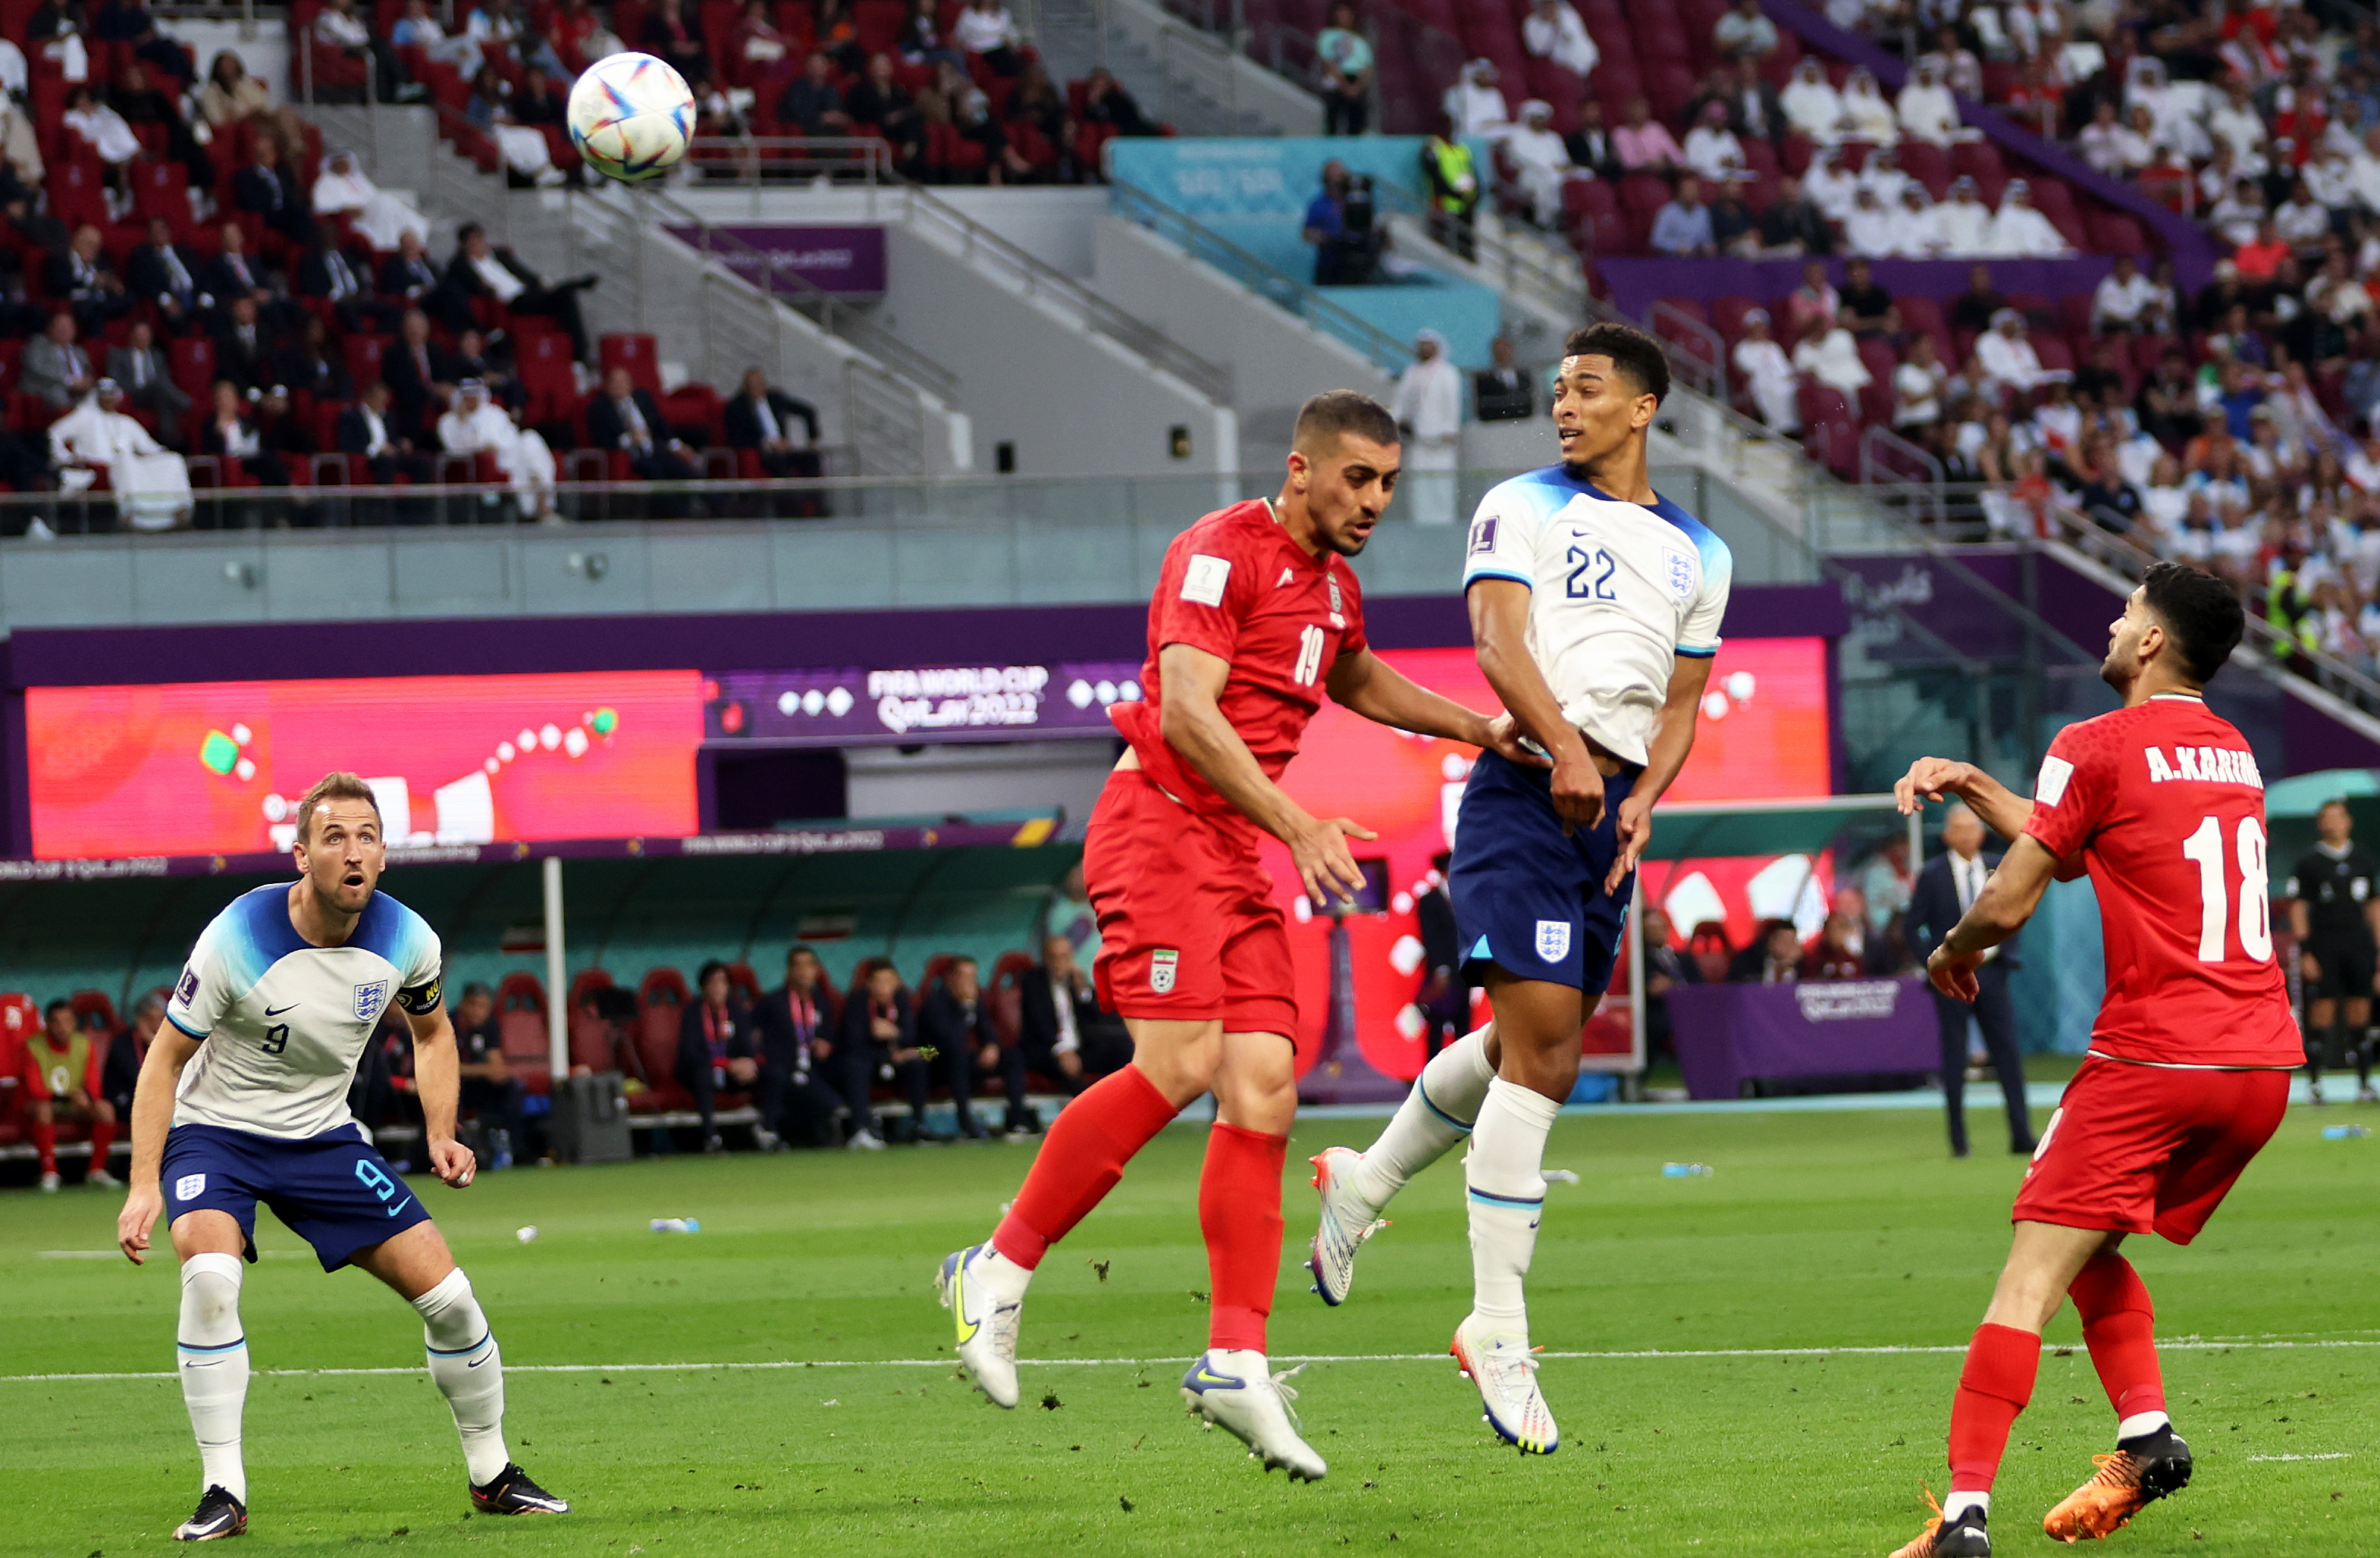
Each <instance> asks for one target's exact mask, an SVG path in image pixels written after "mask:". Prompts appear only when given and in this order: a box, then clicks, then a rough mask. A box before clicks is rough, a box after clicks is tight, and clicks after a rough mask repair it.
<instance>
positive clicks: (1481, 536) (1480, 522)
mask: <svg viewBox="0 0 2380 1558" xmlns="http://www.w3.org/2000/svg"><path fill="white" fill-rule="evenodd" d="M1470 550H1471V552H1472V554H1473V555H1477V554H1480V553H1482V552H1493V551H1495V550H1496V517H1495V516H1494V515H1492V514H1483V515H1481V516H1480V517H1478V518H1476V519H1474V520H1473V521H1471V547H1470Z"/></svg>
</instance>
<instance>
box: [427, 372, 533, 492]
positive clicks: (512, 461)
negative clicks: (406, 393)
mask: <svg viewBox="0 0 2380 1558" xmlns="http://www.w3.org/2000/svg"><path fill="white" fill-rule="evenodd" d="M438 443H439V444H440V446H441V447H443V449H444V450H445V451H446V452H447V453H448V454H450V455H476V454H478V453H479V452H480V450H482V449H484V450H486V451H487V452H488V453H489V454H491V455H493V456H495V457H496V469H498V470H501V471H503V472H504V478H505V480H506V481H510V482H511V483H512V489H513V495H514V496H515V497H516V498H518V499H519V500H520V503H521V506H522V507H523V508H525V509H527V510H528V512H529V514H530V516H531V517H534V518H537V519H541V520H542V519H552V518H553V517H554V512H553V477H554V462H553V450H552V449H550V448H548V447H547V446H546V443H545V439H544V437H543V436H542V435H540V433H539V432H538V431H537V430H536V429H535V428H524V427H518V426H516V425H515V424H514V422H513V419H512V414H511V413H510V412H508V411H506V410H505V409H504V408H503V407H501V406H498V405H496V404H494V403H493V402H492V401H491V400H489V398H488V386H487V385H485V384H483V383H480V381H479V380H477V379H466V380H464V381H463V382H462V383H459V384H456V385H455V404H454V406H453V407H452V408H450V409H449V410H448V411H447V412H446V414H445V415H444V416H442V417H440V418H439V419H438Z"/></svg>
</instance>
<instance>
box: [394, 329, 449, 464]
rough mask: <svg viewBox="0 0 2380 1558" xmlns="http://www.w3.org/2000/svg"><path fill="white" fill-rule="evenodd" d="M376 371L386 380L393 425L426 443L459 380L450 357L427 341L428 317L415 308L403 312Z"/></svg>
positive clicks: (428, 334) (408, 436)
mask: <svg viewBox="0 0 2380 1558" xmlns="http://www.w3.org/2000/svg"><path fill="white" fill-rule="evenodd" d="M380 371H381V376H382V377H383V378H384V379H386V380H387V381H388V393H389V398H390V400H391V401H392V402H394V403H395V407H396V420H397V425H398V426H399V427H401V428H402V429H403V430H404V432H405V436H406V437H407V438H414V439H420V440H422V441H424V442H427V441H428V439H429V437H430V432H431V426H432V424H433V423H435V422H436V421H437V420H438V417H439V415H440V413H442V412H443V411H444V410H445V409H446V402H447V400H448V399H449V398H450V397H452V396H453V395H454V393H455V383H457V382H458V381H459V380H460V378H461V375H460V374H459V373H458V372H457V371H456V370H455V361H454V358H453V356H452V354H450V353H449V352H448V351H447V350H446V348H445V347H442V346H440V345H438V343H437V342H435V341H432V340H431V338H430V316H429V315H427V314H425V313H423V312H422V311H421V310H419V309H407V310H406V311H405V321H404V323H402V324H400V325H399V326H398V327H397V340H396V345H395V346H393V347H389V348H388V350H387V352H386V353H385V354H384V355H383V357H382V358H381V362H380Z"/></svg>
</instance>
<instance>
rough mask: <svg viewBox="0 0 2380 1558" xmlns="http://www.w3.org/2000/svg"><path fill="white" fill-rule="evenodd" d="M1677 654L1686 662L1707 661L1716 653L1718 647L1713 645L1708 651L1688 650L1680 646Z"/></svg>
mask: <svg viewBox="0 0 2380 1558" xmlns="http://www.w3.org/2000/svg"><path fill="white" fill-rule="evenodd" d="M1678 652H1679V653H1680V654H1682V655H1683V656H1685V657H1686V658H1687V659H1688V660H1708V659H1709V658H1710V657H1711V656H1713V655H1715V654H1717V653H1718V645H1717V644H1713V645H1712V646H1711V647H1710V648H1708V649H1688V648H1687V647H1686V646H1685V645H1683V644H1680V645H1679V646H1678Z"/></svg>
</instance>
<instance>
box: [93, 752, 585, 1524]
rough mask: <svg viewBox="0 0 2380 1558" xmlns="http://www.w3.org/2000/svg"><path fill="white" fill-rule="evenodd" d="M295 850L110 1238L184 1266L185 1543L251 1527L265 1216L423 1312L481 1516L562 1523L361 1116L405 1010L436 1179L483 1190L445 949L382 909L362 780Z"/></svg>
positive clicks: (379, 846) (246, 923)
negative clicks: (195, 1460) (292, 877)
mask: <svg viewBox="0 0 2380 1558" xmlns="http://www.w3.org/2000/svg"><path fill="white" fill-rule="evenodd" d="M290 854H291V858H292V861H293V863H294V864H295V865H296V866H297V873H298V874H297V881H296V882H289V883H286V884H284V883H280V882H273V883H271V884H268V885H266V886H263V887H260V888H258V889H256V890H255V891H254V892H252V893H248V894H245V895H241V896H240V897H238V898H236V899H234V900H233V901H232V904H231V907H228V908H226V909H225V910H224V911H223V912H222V913H221V914H218V915H216V916H215V917H214V919H212V921H210V922H209V923H208V925H207V928H206V930H204V931H201V932H200V935H199V940H198V944H197V945H196V946H194V947H192V948H191V949H190V956H189V961H188V963H187V964H185V965H184V966H183V968H182V975H181V978H180V979H179V980H176V983H175V986H174V996H173V999H172V1000H171V1001H170V1002H168V1003H167V1004H166V1007H165V1017H166V1025H165V1026H164V1027H163V1028H161V1029H158V1030H157V1038H156V1041H155V1042H154V1043H152V1044H151V1045H150V1047H149V1055H148V1058H147V1060H146V1061H144V1062H143V1063H142V1065H141V1068H140V1084H139V1087H138V1089H136V1091H135V1093H134V1095H133V1104H132V1184H131V1189H130V1190H129V1191H128V1193H127V1194H126V1196H125V1199H124V1211H123V1212H122V1214H121V1215H120V1216H118V1217H117V1219H116V1223H115V1236H116V1242H117V1243H118V1244H119V1245H120V1246H121V1247H122V1248H123V1250H124V1253H125V1255H126V1256H127V1257H128V1258H129V1259H130V1260H131V1261H132V1262H133V1264H135V1265H140V1264H142V1263H143V1262H144V1257H143V1252H144V1251H146V1250H147V1249H148V1248H149V1235H150V1230H151V1229H152V1228H153V1227H155V1225H156V1223H157V1217H158V1214H159V1213H160V1212H161V1211H162V1212H164V1214H165V1215H166V1216H167V1217H168V1219H169V1222H168V1223H167V1226H168V1229H169V1230H170V1232H171V1234H172V1236H173V1240H174V1253H175V1254H176V1255H177V1256H179V1257H180V1258H181V1261H182V1305H181V1318H180V1322H179V1325H178V1327H177V1329H176V1342H177V1344H178V1345H177V1347H176V1353H177V1357H178V1361H179V1365H180V1374H181V1380H182V1400H183V1402H184V1404H185V1405H186V1406H188V1408H189V1412H190V1428H191V1430H192V1431H193V1432H195V1433H196V1434H197V1435H198V1440H199V1465H200V1476H199V1484H200V1488H201V1489H202V1490H203V1491H202V1492H201V1494H200V1499H199V1507H198V1512H197V1513H196V1514H195V1515H191V1516H190V1518H189V1519H188V1520H187V1521H185V1522H183V1524H182V1526H181V1527H180V1528H179V1529H177V1530H176V1531H175V1533H174V1538H175V1540H177V1541H210V1540H215V1539H217V1538H221V1537H231V1536H237V1535H238V1534H240V1533H241V1532H242V1531H245V1530H246V1529H248V1473H247V1469H246V1465H245V1463H244V1461H243V1460H242V1458H241V1454H240V1414H241V1409H242V1408H243V1406H245V1405H246V1403H247V1399H248V1374H249V1368H248V1337H247V1334H246V1333H245V1332H244V1331H243V1329H242V1328H241V1325H240V1320H239V1290H240V1283H241V1276H242V1266H241V1258H242V1257H243V1256H245V1257H246V1258H247V1260H249V1261H253V1260H255V1259H256V1238H255V1234H256V1203H257V1202H259V1201H264V1202H266V1203H268V1204H269V1205H270V1206H271V1207H272V1208H273V1214H274V1215H275V1216H277V1217H279V1218H280V1219H281V1220H282V1221H283V1222H284V1223H286V1224H288V1226H289V1228H290V1230H291V1231H292V1232H293V1233H295V1234H297V1235H298V1236H299V1237H300V1238H303V1239H304V1240H305V1241H306V1242H307V1243H308V1244H310V1245H312V1246H313V1247H314V1253H315V1255H316V1256H317V1257H319V1258H320V1259H321V1260H322V1269H323V1270H324V1271H325V1272H334V1271H337V1270H338V1269H339V1268H340V1267H341V1266H346V1265H355V1266H359V1267H361V1268H362V1269H363V1270H365V1271H367V1272H370V1273H371V1274H372V1275H373V1276H376V1277H378V1278H379V1279H380V1280H381V1281H383V1282H384V1283H386V1284H388V1285H389V1286H391V1287H393V1288H395V1290H396V1291H397V1294H398V1296H401V1297H403V1298H404V1299H405V1300H406V1301H407V1303H409V1304H411V1305H412V1306H413V1307H414V1308H415V1309H416V1310H418V1311H419V1313H420V1315H421V1319H422V1325H423V1345H424V1346H425V1347H426V1348H427V1349H428V1353H429V1359H430V1377H431V1380H432V1381H433V1382H435V1383H436V1384H437V1386H438V1389H439V1390H440V1392H441V1393H443V1394H444V1395H445V1397H446V1401H447V1404H448V1405H449V1406H452V1407H453V1408H454V1412H455V1429H456V1430H458V1431H459V1432H460V1433H461V1435H462V1439H463V1461H464V1466H465V1467H466V1469H467V1471H468V1476H469V1479H470V1494H471V1504H472V1507H473V1508H475V1509H477V1510H479V1511H480V1513H482V1514H486V1515H525V1514H555V1515H559V1514H564V1513H566V1512H567V1511H568V1510H569V1508H570V1506H569V1505H568V1504H566V1503H563V1502H562V1501H561V1500H560V1499H557V1498H555V1497H554V1496H553V1494H551V1493H548V1492H547V1491H545V1490H543V1489H542V1488H540V1487H539V1486H538V1485H537V1484H536V1483H534V1482H532V1481H530V1480H529V1479H528V1473H527V1472H524V1471H523V1470H521V1468H520V1467H517V1466H516V1465H514V1464H513V1461H512V1457H511V1455H509V1454H507V1453H506V1451H505V1449H504V1359H503V1357H502V1356H501V1354H500V1353H499V1352H498V1350H497V1347H496V1339H495V1336H494V1334H493V1333H492V1332H490V1330H489V1329H488V1321H487V1317H486V1316H485V1315H483V1314H481V1313H480V1303H479V1300H478V1299H477V1298H476V1297H474V1296H472V1292H471V1283H470V1279H469V1278H468V1277H466V1276H465V1275H464V1274H463V1272H462V1271H461V1270H460V1269H459V1268H458V1267H456V1266H455V1258H454V1257H453V1256H452V1255H451V1254H449V1253H448V1252H447V1249H446V1241H445V1240H444V1239H443V1238H442V1237H440V1236H439V1233H438V1228H437V1225H436V1224H435V1223H431V1221H430V1213H429V1211H427V1210H426V1209H425V1208H424V1207H423V1206H422V1205H421V1203H420V1201H419V1200H418V1199H416V1198H415V1197H414V1194H413V1192H412V1190H411V1189H410V1187H407V1185H406V1184H405V1182H404V1181H403V1180H401V1179H399V1178H397V1176H396V1175H395V1171H394V1170H392V1169H391V1168H390V1167H389V1165H388V1161H387V1160H386V1159H385V1158H383V1157H382V1156H381V1155H380V1153H379V1152H378V1151H377V1150H375V1149H374V1148H373V1146H372V1144H371V1142H370V1138H367V1137H366V1136H365V1134H364V1131H363V1127H362V1126H359V1125H358V1124H357V1123H356V1121H355V1118H354V1117H353V1116H352V1115H350V1114H348V1113H347V1089H348V1086H349V1085H350V1084H351V1083H352V1082H353V1081H354V1080H355V1075H356V1063H357V1061H358V1059H360V1058H361V1056H362V1054H363V1052H364V1046H365V1045H366V1044H368V1043H370V1041H371V1038H372V1035H373V1034H374V1033H375V1032H377V1031H378V1030H379V1028H380V1023H381V1017H382V1016H383V1013H384V1012H385V1011H386V1010H387V1008H388V1006H389V1004H391V1003H392V1002H394V1003H395V1004H396V1005H397V1006H398V1007H399V1008H400V1009H401V1010H402V1011H403V1012H404V1013H405V1016H406V1022H407V1025H408V1026H409V1027H410V1028H411V1029H413V1053H414V1077H415V1080H416V1085H417V1087H418V1088H419V1093H420V1098H421V1115H422V1125H423V1128H424V1133H425V1135H426V1137H427V1138H428V1142H429V1156H430V1166H431V1168H432V1169H433V1170H435V1171H436V1173H437V1175H438V1177H439V1178H440V1179H442V1180H443V1181H445V1182H446V1184H448V1185H449V1186H452V1187H454V1188H455V1189H458V1190H459V1189H462V1188H463V1187H466V1186H468V1185H469V1184H470V1183H471V1176H472V1175H473V1173H474V1172H475V1169H476V1167H477V1165H476V1164H475V1163H474V1162H473V1161H472V1157H471V1150H470V1149H469V1148H468V1147H465V1146H463V1145H462V1144H461V1143H459V1142H457V1141H456V1140H455V1095H456V1092H457V1090H458V1088H457V1079H458V1073H457V1071H456V1069H455V1068H456V1065H457V1062H456V1060H455V1029H454V1025H453V1024H452V1023H451V1022H450V1021H449V1020H448V1019H447V1016H446V1008H445V1004H444V1003H443V1000H442V999H441V997H440V993H439V946H438V936H437V933H436V932H434V931H431V929H430V927H429V926H428V925H427V924H426V923H424V922H423V920H422V919H421V917H420V916H419V915H418V914H416V913H414V912H413V911H412V910H411V909H409V908H407V907H405V906H404V905H403V904H400V903H398V902H397V901H396V900H395V898H392V897H390V896H389V895H387V894H385V893H383V892H380V891H379V885H380V874H381V868H382V867H383V865H384V864H385V863H386V860H387V854H386V849H385V846H384V845H383V840H382V837H381V818H380V808H379V806H378V804H377V803H376V802H375V801H374V800H373V799H372V792H371V786H370V785H367V784H365V783H364V781H363V780H361V779H359V778H358V777H356V775H354V774H352V773H326V774H324V775H323V776H322V778H321V779H319V780H317V781H316V782H315V784H314V785H313V787H312V788H311V789H310V790H308V791H307V792H306V795H305V797H304V798H303V799H301V800H300V801H299V802H298V803H297V839H296V841H295V843H294V844H293V845H292V846H291V849H290Z"/></svg>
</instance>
